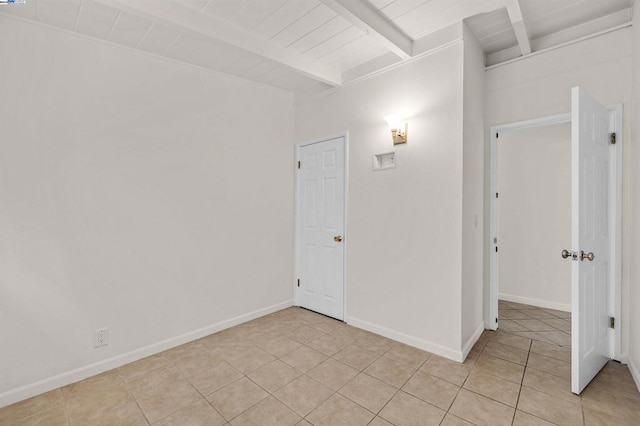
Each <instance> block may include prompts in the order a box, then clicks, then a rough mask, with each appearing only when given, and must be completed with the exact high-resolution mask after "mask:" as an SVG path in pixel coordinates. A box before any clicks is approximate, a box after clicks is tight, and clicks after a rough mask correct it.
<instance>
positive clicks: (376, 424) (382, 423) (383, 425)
mask: <svg viewBox="0 0 640 426" xmlns="http://www.w3.org/2000/svg"><path fill="white" fill-rule="evenodd" d="M369 426H393V425H392V424H391V423H389V422H388V421H386V420H385V419H383V418H382V417H378V416H376V417H375V418H374V419H373V420H371V423H369Z"/></svg>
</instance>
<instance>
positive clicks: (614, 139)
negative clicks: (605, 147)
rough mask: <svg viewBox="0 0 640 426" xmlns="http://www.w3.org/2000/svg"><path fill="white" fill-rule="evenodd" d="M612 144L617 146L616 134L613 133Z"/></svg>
mask: <svg viewBox="0 0 640 426" xmlns="http://www.w3.org/2000/svg"><path fill="white" fill-rule="evenodd" d="M610 142H611V145H615V144H616V132H613V133H611V139H610Z"/></svg>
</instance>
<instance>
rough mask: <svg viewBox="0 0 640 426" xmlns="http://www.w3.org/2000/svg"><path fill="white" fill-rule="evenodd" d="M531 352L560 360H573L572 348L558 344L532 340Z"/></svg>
mask: <svg viewBox="0 0 640 426" xmlns="http://www.w3.org/2000/svg"><path fill="white" fill-rule="evenodd" d="M531 352H534V353H537V354H540V355H544V356H548V357H550V358H555V359H559V360H560V361H565V362H571V349H568V348H565V347H562V346H559V345H556V344H549V343H545V342H540V341H536V340H534V341H533V342H531Z"/></svg>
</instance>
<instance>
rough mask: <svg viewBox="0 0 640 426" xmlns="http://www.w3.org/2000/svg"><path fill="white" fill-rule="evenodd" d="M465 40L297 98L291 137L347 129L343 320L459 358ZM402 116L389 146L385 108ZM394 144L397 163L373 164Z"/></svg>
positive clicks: (323, 133)
mask: <svg viewBox="0 0 640 426" xmlns="http://www.w3.org/2000/svg"><path fill="white" fill-rule="evenodd" d="M462 67H463V45H462V43H461V42H458V43H456V44H454V45H452V46H450V47H447V48H445V49H442V50H440V51H437V52H435V53H432V54H430V55H428V56H426V57H423V58H420V59H418V60H414V61H412V62H410V63H408V64H406V65H404V66H402V67H399V68H396V69H393V70H390V71H388V72H386V73H384V74H381V75H378V76H375V77H373V78H369V79H366V80H364V81H361V82H359V83H356V84H353V85H348V86H345V87H343V88H341V89H340V90H337V91H334V92H332V93H329V94H325V95H322V96H319V97H316V98H313V99H309V100H303V101H300V102H299V103H298V104H297V105H296V139H297V140H298V141H304V140H309V139H314V138H318V137H322V136H328V135H331V134H335V133H338V132H341V131H344V130H348V131H349V140H350V141H349V186H348V194H349V197H348V217H347V225H348V228H347V234H346V240H345V242H346V243H347V284H346V285H347V314H346V321H347V322H348V323H351V324H354V325H357V326H360V327H363V328H367V329H369V330H372V331H376V332H378V333H381V334H383V335H386V336H389V337H392V338H394V339H397V340H401V341H404V342H406V343H410V344H413V345H415V346H418V347H422V348H424V349H427V350H430V351H433V352H436V353H439V354H442V355H444V356H448V357H450V358H461V351H460V340H461V296H460V292H461V274H462V272H461V255H460V254H461V252H462V246H461V242H462V227H461V223H462V184H463V182H462V181H463V174H462V137H463V130H462V116H463V107H462V96H463V84H462V83H463V80H462V79H463V76H462V71H463V68H462ZM396 112H406V113H407V114H408V117H409V118H408V123H409V129H408V143H407V144H406V145H398V146H396V147H395V148H394V147H393V145H392V141H391V135H390V131H389V129H388V128H387V125H386V123H385V121H384V118H383V117H384V116H385V115H388V114H391V113H396ZM394 149H395V151H396V153H397V155H396V162H397V168H396V169H392V170H386V171H376V172H374V171H372V170H371V167H372V156H373V155H374V154H376V153H381V152H388V151H391V150H394Z"/></svg>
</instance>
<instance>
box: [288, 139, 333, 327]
mask: <svg viewBox="0 0 640 426" xmlns="http://www.w3.org/2000/svg"><path fill="white" fill-rule="evenodd" d="M345 158H346V135H341V136H338V137H332V138H327V139H323V140H318V141H312V142H307V143H301V144H298V145H297V146H296V160H297V161H298V162H299V163H298V165H299V168H297V169H296V248H295V253H296V276H295V277H294V278H295V280H294V281H295V287H294V288H295V293H296V304H297V305H299V306H302V307H304V308H307V309H310V310H313V311H315V312H319V313H321V314H324V315H327V316H330V317H333V318H336V319H339V320H343V319H344V301H345V297H344V294H345V291H344V289H345V273H344V272H345V243H346V242H345V203H346V199H345V194H346V187H345V182H346V179H345V175H346V168H345V166H346V162H345Z"/></svg>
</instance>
